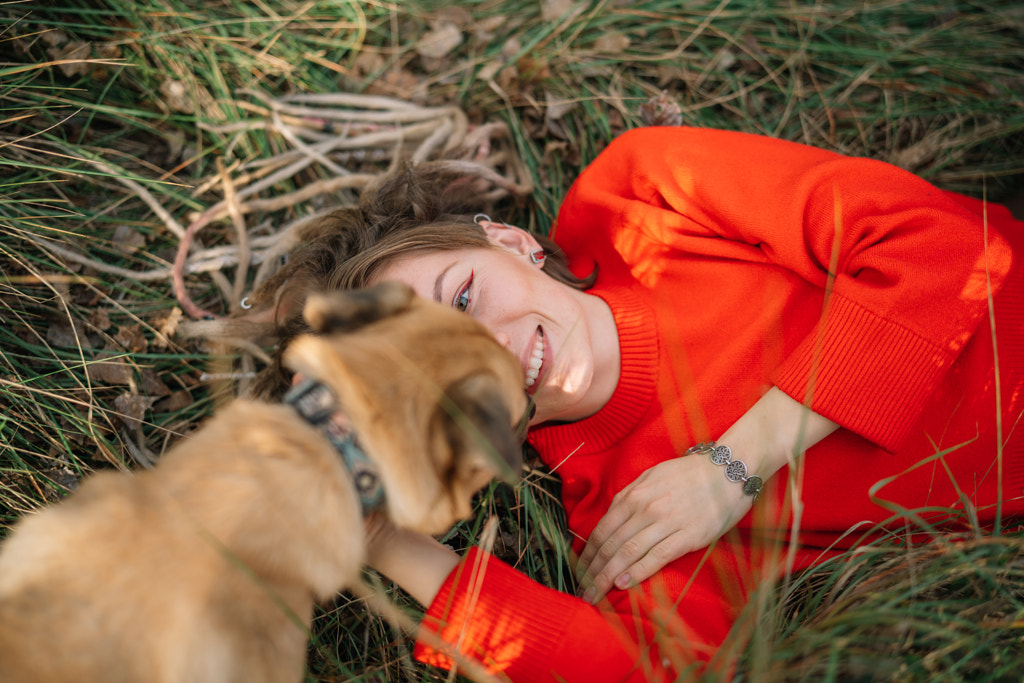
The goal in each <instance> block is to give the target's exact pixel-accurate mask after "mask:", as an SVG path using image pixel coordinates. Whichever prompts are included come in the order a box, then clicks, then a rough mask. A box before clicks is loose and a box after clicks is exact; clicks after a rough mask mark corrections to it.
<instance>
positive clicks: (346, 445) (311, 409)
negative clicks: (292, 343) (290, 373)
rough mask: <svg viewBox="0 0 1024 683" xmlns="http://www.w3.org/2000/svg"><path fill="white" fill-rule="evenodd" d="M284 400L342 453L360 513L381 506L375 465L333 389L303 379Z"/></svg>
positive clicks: (380, 490)
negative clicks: (339, 404)
mask: <svg viewBox="0 0 1024 683" xmlns="http://www.w3.org/2000/svg"><path fill="white" fill-rule="evenodd" d="M284 403H286V404H287V405H290V406H291V407H292V408H294V409H295V412H297V413H298V414H299V415H301V416H302V418H303V419H304V420H305V421H306V422H308V423H309V424H310V425H311V426H313V427H314V428H315V429H317V430H318V431H319V432H320V433H321V434H323V435H324V436H326V437H327V440H328V441H330V442H331V445H332V446H334V449H335V450H336V451H338V454H339V455H341V459H342V462H344V463H345V467H346V468H347V469H348V471H349V472H350V473H351V475H352V483H353V484H354V485H355V487H356V491H357V492H358V493H359V502H360V504H361V505H362V508H363V516H364V517H366V516H368V515H369V514H370V513H371V512H374V511H375V510H378V509H380V507H381V506H382V505H383V503H384V482H382V481H381V478H380V474H379V473H378V472H377V467H376V465H374V464H373V461H372V460H370V458H369V457H367V455H366V451H364V450H363V448H362V446H360V445H359V440H358V438H357V437H356V434H355V430H354V429H353V428H352V423H351V422H350V421H349V419H348V416H347V415H345V413H344V412H343V411H342V410H341V409H340V408H339V406H338V400H337V397H335V395H334V392H332V391H331V390H330V389H329V388H328V387H327V386H326V385H324V384H321V383H320V382H317V381H316V380H312V379H305V380H302V381H301V382H299V383H298V384H296V385H295V386H294V387H292V388H291V389H290V390H289V391H288V393H287V394H285V396H284Z"/></svg>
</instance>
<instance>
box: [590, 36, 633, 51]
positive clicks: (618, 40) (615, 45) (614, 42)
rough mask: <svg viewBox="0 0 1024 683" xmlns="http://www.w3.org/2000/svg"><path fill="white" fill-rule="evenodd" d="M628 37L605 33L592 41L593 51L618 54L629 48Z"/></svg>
mask: <svg viewBox="0 0 1024 683" xmlns="http://www.w3.org/2000/svg"><path fill="white" fill-rule="evenodd" d="M629 43H630V40H629V36H627V35H625V34H623V33H605V34H604V35H602V36H601V37H600V38H598V39H597V40H595V41H594V49H595V50H597V51H598V52H605V53H608V54H618V53H620V52H622V51H623V50H625V49H626V48H627V47H629Z"/></svg>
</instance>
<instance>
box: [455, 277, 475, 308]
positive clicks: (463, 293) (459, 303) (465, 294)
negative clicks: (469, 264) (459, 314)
mask: <svg viewBox="0 0 1024 683" xmlns="http://www.w3.org/2000/svg"><path fill="white" fill-rule="evenodd" d="M471 284H473V273H472V272H470V274H469V279H468V280H466V284H464V285H462V287H461V288H459V291H458V293H456V295H455V300H454V301H453V302H452V307H453V308H455V310H457V311H466V310H468V309H469V286H470V285H471Z"/></svg>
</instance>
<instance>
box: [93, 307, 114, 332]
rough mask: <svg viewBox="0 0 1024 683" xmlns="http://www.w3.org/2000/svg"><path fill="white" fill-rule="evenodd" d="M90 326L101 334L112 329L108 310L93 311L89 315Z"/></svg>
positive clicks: (96, 309)
mask: <svg viewBox="0 0 1024 683" xmlns="http://www.w3.org/2000/svg"><path fill="white" fill-rule="evenodd" d="M89 324H90V325H92V326H93V327H94V328H96V329H97V330H99V331H100V332H102V331H103V330H107V329H110V314H109V313H107V309H105V308H95V309H93V311H92V313H90V314H89Z"/></svg>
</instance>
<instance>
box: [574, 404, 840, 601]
mask: <svg viewBox="0 0 1024 683" xmlns="http://www.w3.org/2000/svg"><path fill="white" fill-rule="evenodd" d="M836 429H838V425H837V424H836V423H835V422H832V421H831V420H829V419H828V418H825V417H822V416H821V415H818V414H816V413H814V412H813V411H811V410H809V409H807V408H806V407H805V406H804V405H803V404H801V403H799V402H798V401H795V400H794V399H792V398H790V397H789V396H787V395H786V394H784V393H783V392H782V391H780V390H779V389H777V388H775V387H772V388H771V389H770V390H769V391H768V393H766V394H765V395H764V396H763V397H762V398H761V399H760V400H759V401H758V402H757V403H755V404H754V406H753V407H752V408H751V409H750V410H748V411H747V412H746V413H745V414H744V415H743V416H742V417H741V418H740V419H739V420H737V421H736V422H735V423H734V424H733V425H732V426H731V427H730V428H729V429H728V430H726V432H725V433H724V434H722V436H721V438H720V439H719V440H718V443H721V444H725V445H727V446H729V448H731V449H732V452H733V457H734V458H736V459H739V460H742V461H743V462H744V463H745V464H746V466H747V472H748V474H756V475H758V476H759V477H761V478H762V479H764V480H767V479H768V478H769V477H771V476H773V475H774V474H775V473H776V472H778V471H779V470H780V469H781V468H782V466H783V465H785V464H787V463H791V462H793V461H795V459H796V458H797V457H799V456H800V455H801V454H802V453H803V451H804V450H806V449H807V448H810V447H811V446H813V445H814V444H816V443H818V442H819V441H821V440H822V439H824V438H825V437H826V436H828V435H829V434H831V433H832V432H834V431H835V430H836ZM752 502H753V499H752V498H751V497H750V496H747V495H744V493H743V491H742V487H741V486H740V484H738V483H734V482H731V481H729V480H728V479H726V478H725V472H724V468H722V467H718V466H716V465H714V464H712V463H711V462H710V460H709V459H708V458H706V457H704V456H686V457H681V458H676V459H674V460H668V461H666V462H663V463H661V464H659V465H656V466H654V467H652V468H651V469H649V470H647V471H646V472H644V473H643V474H641V475H640V476H639V477H637V478H636V480H635V481H634V482H633V483H632V484H630V485H629V486H627V487H626V488H624V489H623V490H622V491H620V492H619V493H618V494H617V495H616V496H615V497H614V498H613V499H612V504H611V506H610V507H609V508H608V512H607V514H606V515H605V516H604V517H603V518H602V520H601V521H600V522H599V523H598V525H597V526H596V527H595V528H594V531H593V533H592V534H591V536H590V539H589V540H588V542H587V545H586V547H585V548H584V549H583V553H582V555H581V556H580V561H579V565H578V568H577V575H578V576H579V578H580V583H581V584H582V586H583V588H584V593H583V598H584V600H586V601H587V602H591V603H596V602H597V601H598V600H600V599H601V598H602V597H604V595H605V594H606V593H607V592H608V591H609V590H611V588H612V586H613V585H614V586H615V587H617V588H620V589H621V588H626V587H628V586H631V585H635V584H637V583H639V582H640V581H644V580H646V579H648V578H650V577H651V576H653V575H654V574H655V573H656V572H657V571H658V570H660V569H661V568H662V567H664V566H665V565H666V564H668V563H669V562H671V561H672V560H674V559H676V558H678V557H681V556H682V555H684V554H686V553H688V552H692V551H694V550H698V549H700V548H703V547H705V546H707V545H708V544H710V543H711V542H712V541H714V540H715V539H716V538H718V537H719V536H720V535H722V534H723V533H725V532H726V531H728V530H729V529H731V528H732V527H734V526H735V525H736V523H737V522H739V520H740V519H742V518H743V516H744V515H746V514H747V512H748V511H749V510H750V507H751V503H752Z"/></svg>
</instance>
